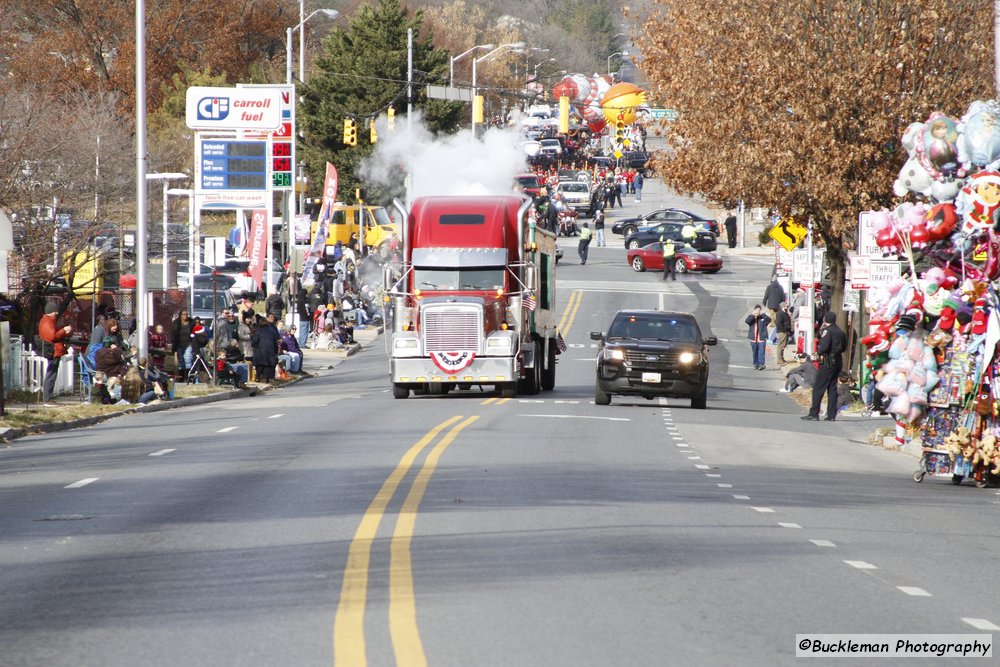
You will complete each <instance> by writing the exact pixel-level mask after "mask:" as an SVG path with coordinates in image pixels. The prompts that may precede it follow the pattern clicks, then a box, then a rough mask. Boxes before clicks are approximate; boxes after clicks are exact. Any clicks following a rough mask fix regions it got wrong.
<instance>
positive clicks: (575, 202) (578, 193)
mask: <svg viewBox="0 0 1000 667" xmlns="http://www.w3.org/2000/svg"><path fill="white" fill-rule="evenodd" d="M556 192H558V193H559V194H560V195H562V198H563V201H564V202H565V203H566V205H567V206H568V207H570V208H571V209H573V210H574V211H576V212H577V213H586V212H587V211H588V210H590V188H589V187H587V184H586V183H584V182H583V181H559V185H557V186H556Z"/></svg>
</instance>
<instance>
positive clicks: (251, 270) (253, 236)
mask: <svg viewBox="0 0 1000 667" xmlns="http://www.w3.org/2000/svg"><path fill="white" fill-rule="evenodd" d="M250 213H251V217H250V241H249V243H248V244H247V245H248V246H249V249H250V263H249V264H248V265H247V273H248V274H249V275H250V277H251V278H253V283H254V285H256V286H257V287H260V283H261V281H262V280H263V277H264V258H265V257H266V252H267V247H266V246H265V245H264V244H265V243H266V242H267V231H268V230H267V227H268V225H267V209H254V210H253V211H251V212H250Z"/></svg>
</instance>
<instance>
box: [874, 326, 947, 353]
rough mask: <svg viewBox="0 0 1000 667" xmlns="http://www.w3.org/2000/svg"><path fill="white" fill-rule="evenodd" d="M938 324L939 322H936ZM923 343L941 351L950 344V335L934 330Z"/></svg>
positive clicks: (941, 330) (940, 330) (943, 331)
mask: <svg viewBox="0 0 1000 667" xmlns="http://www.w3.org/2000/svg"><path fill="white" fill-rule="evenodd" d="M938 324H940V320H938ZM862 342H864V341H862ZM924 342H925V343H927V344H928V345H930V346H931V347H932V348H935V349H938V350H943V349H944V348H946V347H948V344H949V343H951V334H949V333H948V332H947V331H945V330H943V329H935V330H934V331H932V332H930V333H929V334H927V338H926V339H924Z"/></svg>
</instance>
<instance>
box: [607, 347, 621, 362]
mask: <svg viewBox="0 0 1000 667" xmlns="http://www.w3.org/2000/svg"><path fill="white" fill-rule="evenodd" d="M604 358H605V359H609V360H611V361H624V360H625V350H619V349H616V348H613V347H606V348H604Z"/></svg>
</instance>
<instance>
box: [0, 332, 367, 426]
mask: <svg viewBox="0 0 1000 667" xmlns="http://www.w3.org/2000/svg"><path fill="white" fill-rule="evenodd" d="M381 333H382V327H381V326H379V327H372V326H368V327H366V328H355V330H354V339H355V340H356V341H357V343H355V344H354V345H350V346H348V347H346V348H344V349H342V350H309V349H307V350H305V355H304V357H303V361H302V370H303V371H304V372H305V375H293V376H291V377H290V379H288V380H284V381H278V382H275V383H273V384H259V383H254V382H252V383H250V384H249V385H248V386H247V389H231V388H227V387H219V386H211V385H206V384H185V385H182V387H181V391H182V392H187V391H191V392H194V393H196V394H198V395H195V396H181V397H178V398H174V399H172V400H168V401H154V402H152V403H149V404H148V405H122V406H94V405H91V404H89V403H84V402H81V400H80V395H79V393H74V394H64V395H60V396H56V397H53V399H52V400H51V401H50V403H51V404H54V405H55V406H56V407H53V408H46V407H42V406H41V404H40V403H29V404H27V405H26V404H25V403H22V402H18V403H14V402H8V403H7V404H6V405H5V406H4V407H5V412H6V413H7V414H8V415H19V417H21V418H23V417H24V416H25V415H28V414H34V415H36V416H37V419H38V421H37V422H36V423H31V424H30V425H25V426H20V427H17V428H12V427H3V426H0V441H3V442H9V441H11V440H14V439H16V438H21V437H24V436H26V435H31V434H37V433H54V432H56V431H65V430H69V429H73V428H80V427H83V426H91V425H93V424H98V423H100V422H103V421H106V420H108V419H113V418H115V417H119V416H121V415H127V414H133V413H135V412H159V411H160V410H170V409H172V408H179V407H183V406H186V405H201V404H204V403H214V402H216V401H225V400H230V399H235V398H247V397H251V396H256V395H257V394H259V393H262V392H269V391H274V390H276V389H281V388H283V387H286V386H289V385H293V384H297V383H299V382H302V381H304V380H307V379H309V378H311V377H321V376H323V375H325V374H326V373H327V371H329V370H331V369H333V368H335V367H336V366H338V365H340V364H341V363H343V362H344V361H345V360H346V359H347V358H348V357H351V356H354V355H355V354H357V353H358V352H360V351H361V350H363V349H364V348H365V347H367V346H369V345H371V344H373V343H375V342H376V341H378V340H379V338H380V335H381ZM76 382H77V386H78V383H79V381H78V380H77V381H76ZM102 408H103V409H104V410H109V411H106V412H105V411H104V410H102ZM94 412H102V414H93V413H94ZM73 413H77V414H76V415H74V414H73ZM83 413H87V414H83ZM78 415H79V416H78Z"/></svg>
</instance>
